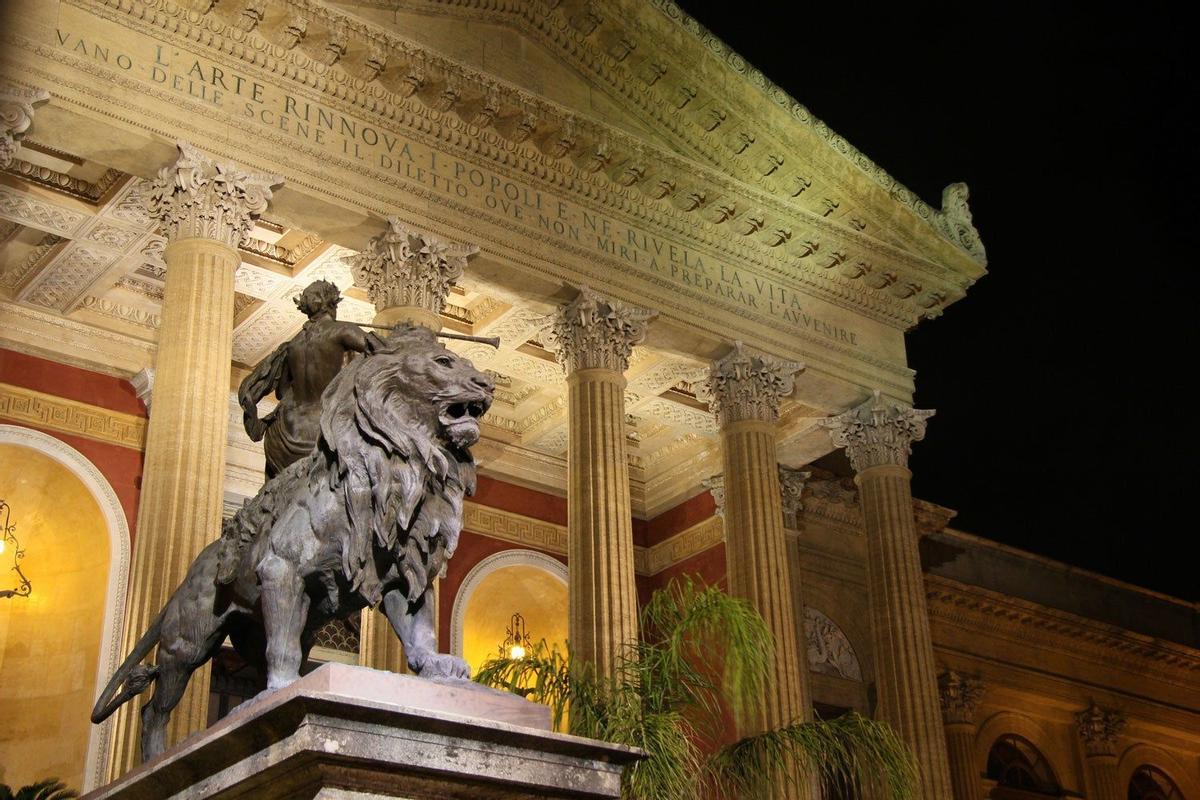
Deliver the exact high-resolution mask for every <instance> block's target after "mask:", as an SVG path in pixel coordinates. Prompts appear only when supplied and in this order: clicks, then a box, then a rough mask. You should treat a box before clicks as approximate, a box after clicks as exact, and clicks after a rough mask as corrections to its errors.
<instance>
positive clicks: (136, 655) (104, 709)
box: [92, 609, 165, 724]
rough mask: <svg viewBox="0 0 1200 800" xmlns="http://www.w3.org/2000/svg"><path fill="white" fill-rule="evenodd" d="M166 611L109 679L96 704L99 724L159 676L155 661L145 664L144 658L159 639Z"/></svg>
mask: <svg viewBox="0 0 1200 800" xmlns="http://www.w3.org/2000/svg"><path fill="white" fill-rule="evenodd" d="M164 612H165V609H164V611H162V612H159V614H158V616H157V617H155V619H154V622H152V623H151V624H150V628H149V629H148V630H147V631H146V632H145V633H143V634H142V638H140V639H138V642H137V644H136V645H134V648H133V652H132V653H130V654H129V655H128V656H127V657H126V658H125V660H124V661H122V662H121V666H119V667H117V671H116V672H114V673H113V676H112V678H110V679H109V681H108V685H107V686H105V687H104V691H103V692H101V693H100V697H98V698H97V699H96V705H95V707H94V708H93V709H92V722H93V723H97V724H98V723H101V722H103V721H104V720H106V719H108V718H109V716H110V715H112V713H113V712H114V711H116V710H117V709H118V708H120V707H121V705H122V704H124V703H125V702H126V701H128V700H129V699H130V698H133V697H137V696H138V695H139V694H141V693H142V692H143V691H145V689H146V687H147V686H149V685H150V684H151V683H153V682H154V679H155V678H157V677H158V667H157V666H155V665H153V664H142V663H141V660H142V659H143V658H145V657H146V655H147V654H148V653H149V652H150V650H151V649H152V648H153V647H154V645H155V644H156V643H157V642H158V635H159V632H160V629H161V628H162V620H163V613H164ZM118 688H119V689H120V690H121V691H120V693H117V689H118ZM114 694H115V695H116V696H115V697H114V696H113V695H114Z"/></svg>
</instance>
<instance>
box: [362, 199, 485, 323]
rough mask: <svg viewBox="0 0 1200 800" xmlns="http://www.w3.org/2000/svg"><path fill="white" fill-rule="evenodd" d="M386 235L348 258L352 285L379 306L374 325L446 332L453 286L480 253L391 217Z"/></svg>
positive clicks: (476, 249) (471, 247)
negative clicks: (412, 326)
mask: <svg viewBox="0 0 1200 800" xmlns="http://www.w3.org/2000/svg"><path fill="white" fill-rule="evenodd" d="M387 226H388V227H387V230H386V231H384V232H383V233H381V234H379V235H378V236H376V237H374V238H373V239H371V241H370V242H369V243H368V245H367V249H366V250H364V251H363V252H361V253H359V254H358V255H356V256H353V257H351V258H350V259H348V263H349V264H350V269H351V271H352V272H353V273H354V283H355V284H356V285H357V286H359V287H361V288H363V289H365V290H366V292H367V295H368V296H369V297H370V298H371V302H372V303H374V304H375V311H376V314H375V320H374V323H375V324H376V325H389V326H390V325H398V324H400V323H405V322H408V323H413V324H415V325H423V326H425V327H426V328H429V329H430V330H434V331H439V330H441V329H442V322H441V316H440V315H441V313H442V309H443V308H445V306H446V297H447V296H448V295H449V294H450V287H451V286H452V285H453V284H454V282H455V281H456V280H458V279H459V278H460V277H462V274H463V270H464V269H465V268H466V265H467V261H468V259H470V258H471V257H472V256H474V255H475V254H476V253H478V252H479V248H478V247H475V246H473V245H470V246H468V245H459V244H452V243H450V242H446V241H443V240H442V239H439V238H438V237H436V236H434V235H433V234H430V233H424V232H421V231H418V230H415V229H413V228H409V227H408V226H407V225H405V224H404V223H402V222H400V220H399V219H397V218H396V217H388V221H387Z"/></svg>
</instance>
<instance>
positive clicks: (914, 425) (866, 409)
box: [821, 389, 936, 472]
mask: <svg viewBox="0 0 1200 800" xmlns="http://www.w3.org/2000/svg"><path fill="white" fill-rule="evenodd" d="M935 413H936V412H934V411H933V410H922V409H916V408H912V407H911V406H905V405H901V404H899V403H889V402H888V401H886V400H884V399H883V397H882V396H881V395H880V393H879V390H878V389H876V390H875V394H874V395H873V396H872V397H871V399H870V400H868V401H867V402H865V403H863V404H862V405H861V406H858V407H857V408H852V409H850V410H849V411H847V412H846V413H844V414H839V415H838V416H836V417H829V418H828V419H823V420H821V425H823V426H824V427H825V428H828V429H829V435H830V437H831V438H832V439H833V443H834V445H835V446H837V447H844V448H846V455H847V456H849V457H850V463H851V464H852V465H853V466H854V469H855V471H856V472H862V471H863V470H864V469H868V468H870V467H878V466H882V465H884V464H895V465H898V466H901V467H906V466H908V456H909V454H910V453H911V452H912V443H913V442H919V441H921V440H922V439H924V438H925V421H926V420H927V419H929V418H930V417H932V416H933V415H934V414H935Z"/></svg>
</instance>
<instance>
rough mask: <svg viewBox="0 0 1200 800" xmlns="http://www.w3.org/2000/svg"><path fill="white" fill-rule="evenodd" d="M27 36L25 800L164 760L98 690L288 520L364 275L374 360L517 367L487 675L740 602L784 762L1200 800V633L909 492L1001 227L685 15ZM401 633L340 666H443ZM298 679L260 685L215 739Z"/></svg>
mask: <svg viewBox="0 0 1200 800" xmlns="http://www.w3.org/2000/svg"><path fill="white" fill-rule="evenodd" d="M3 14H4V18H3V24H2V25H0V27H2V29H3V40H4V48H3V50H2V51H0V76H2V80H3V83H2V84H0V125H2V126H3V127H0V133H2V134H3V136H4V138H3V140H2V141H0V242H2V243H3V253H2V255H0V348H2V349H0V423H2V424H0V498H2V499H3V500H5V502H6V503H7V504H8V506H9V507H10V513H11V522H12V523H14V524H16V525H17V528H16V530H15V534H16V536H17V537H18V539H19V541H20V543H21V546H22V547H23V548H24V553H25V555H24V558H23V560H22V561H21V562H20V565H21V568H22V571H23V573H24V574H25V575H27V576H28V578H29V580H30V582H31V584H32V594H31V595H30V596H28V597H21V596H13V597H3V598H0V708H3V710H4V714H5V722H4V725H3V726H0V782H7V783H12V784H20V783H23V782H26V781H29V780H32V779H35V778H40V777H46V776H50V775H54V776H57V777H60V778H63V779H65V780H67V781H68V782H69V783H71V784H72V785H77V786H84V787H91V786H95V785H97V784H98V783H100V782H103V781H104V779H105V777H106V776H111V775H114V774H118V773H120V772H122V771H123V770H125V769H127V768H128V766H129V764H131V763H132V760H133V758H134V749H135V748H134V746H133V742H134V741H135V739H134V737H133V733H134V732H135V730H136V726H135V723H134V715H133V714H132V713H122V714H120V715H118V716H117V717H115V718H114V719H113V720H111V721H110V722H109V723H106V724H105V725H103V726H97V727H95V728H93V727H92V726H91V725H90V724H89V722H88V719H87V716H88V712H89V710H90V708H91V705H92V702H93V700H94V698H95V696H96V693H97V685H98V681H103V680H105V679H106V678H107V676H108V675H109V674H111V672H112V670H113V668H114V667H115V665H116V664H117V663H118V662H119V661H120V660H121V658H123V656H124V654H125V653H126V652H127V651H128V649H129V647H130V644H131V642H132V641H133V640H135V639H136V638H137V636H138V635H139V634H140V632H141V630H142V629H144V627H145V626H146V625H147V624H148V621H149V620H150V619H151V618H152V617H153V615H154V614H155V613H156V612H157V610H158V609H159V607H160V606H161V604H162V602H163V601H164V600H165V598H166V597H167V596H168V595H169V593H170V592H171V591H172V590H173V588H174V587H175V585H176V584H177V583H178V581H179V579H180V577H181V575H182V573H183V570H184V569H185V568H186V566H187V564H188V563H189V562H190V560H191V558H192V557H193V555H194V554H195V553H196V552H197V551H198V550H199V548H200V547H201V546H202V545H203V544H204V543H205V542H207V541H210V540H211V539H212V538H213V537H215V536H216V535H217V532H218V530H219V526H220V519H221V516H222V514H223V513H224V514H230V513H232V512H233V511H234V510H236V508H237V507H238V506H239V505H240V504H241V502H242V500H243V499H244V498H246V497H249V496H252V495H253V494H254V493H255V492H256V491H257V489H258V487H259V486H260V485H261V482H262V478H261V475H262V467H263V456H262V450H261V447H260V446H259V445H256V444H253V443H252V442H251V441H250V440H249V439H248V438H247V436H246V435H245V433H244V432H243V429H242V421H241V409H240V408H238V406H237V403H236V401H235V400H234V398H233V397H232V396H231V394H230V391H231V389H232V388H235V387H236V385H237V383H238V382H239V381H240V379H241V378H242V377H243V376H244V375H245V374H247V371H248V370H249V369H250V368H252V367H253V366H254V365H255V364H256V363H258V362H259V361H260V360H261V359H263V358H264V357H266V356H267V355H269V354H270V353H271V352H272V351H273V350H274V349H275V348H276V347H277V346H278V345H279V344H280V343H281V342H283V341H285V340H286V339H288V338H290V337H291V336H292V335H294V334H295V333H296V331H297V330H298V329H299V328H300V325H301V323H302V322H303V315H301V314H300V313H299V312H298V311H296V309H295V307H294V305H293V303H292V299H293V298H294V297H295V296H296V295H297V294H298V293H299V291H300V290H301V289H303V287H304V286H306V285H307V284H308V283H310V282H311V281H313V280H316V279H318V278H324V279H328V280H331V281H333V282H335V283H337V284H338V285H339V287H341V288H342V289H343V293H344V295H345V300H344V301H343V303H342V306H341V309H340V316H341V318H343V319H349V320H354V321H358V322H363V323H369V322H371V321H372V320H374V321H375V322H383V323H391V322H395V321H398V320H408V321H414V322H417V323H419V324H425V325H427V326H430V327H438V326H441V327H443V328H444V329H446V330H449V331H455V332H459V333H469V334H475V335H483V336H498V337H500V340H501V344H500V347H499V349H498V350H493V349H491V348H489V347H488V346H486V345H482V344H478V343H469V342H449V343H448V346H449V347H450V348H451V349H453V350H455V351H456V352H458V353H460V354H462V355H464V356H466V357H468V358H470V359H472V360H473V361H474V362H475V363H476V364H477V365H478V366H479V367H480V368H483V369H486V370H488V371H489V372H490V373H492V375H493V377H494V378H495V381H496V386H497V388H496V402H495V404H494V406H493V407H492V410H491V412H490V413H489V414H488V416H487V417H486V418H485V424H484V426H483V427H484V439H483V440H482V441H481V442H480V443H479V444H478V445H477V446H476V448H475V452H476V456H477V458H478V459H479V461H480V462H481V464H482V474H483V477H482V478H481V480H480V485H479V491H478V492H477V493H476V496H475V497H474V498H473V499H472V500H471V501H470V502H469V503H468V504H467V507H466V512H465V531H464V533H463V537H462V541H461V544H460V546H459V548H458V551H457V552H456V554H455V556H454V559H453V560H452V561H451V563H450V565H449V569H448V571H447V573H446V575H445V577H444V578H443V579H442V580H441V583H440V587H439V593H440V594H439V602H440V608H439V632H440V638H441V643H442V646H443V647H444V648H446V649H448V650H452V651H453V652H456V653H460V654H462V655H463V656H464V657H466V658H467V659H468V661H471V662H472V663H474V664H476V665H477V664H478V663H479V661H480V660H482V659H483V658H485V657H486V656H487V655H488V654H490V653H491V652H494V651H495V649H496V648H497V647H499V646H500V644H501V642H502V641H503V640H504V638H505V634H506V628H508V627H510V626H511V624H512V621H513V620H512V615H513V614H516V613H519V614H521V615H522V618H523V621H524V624H525V625H526V627H527V629H528V632H529V634H530V635H531V636H532V637H533V638H534V639H539V638H542V637H545V638H547V639H548V640H550V641H555V642H561V641H563V640H565V639H566V638H567V636H568V635H569V636H570V638H571V640H572V644H573V647H574V648H575V650H576V652H578V653H580V654H582V656H583V657H586V658H588V659H589V660H591V661H593V662H594V663H596V664H597V666H598V667H599V668H600V669H601V670H605V669H609V668H611V663H612V656H613V653H614V650H615V648H616V647H617V645H618V644H619V643H620V642H621V641H623V640H624V639H626V638H627V637H628V636H630V635H633V634H634V633H635V632H636V622H635V615H636V606H637V601H638V600H639V599H640V600H643V601H644V599H645V597H646V596H648V594H649V593H650V592H651V591H653V590H654V589H655V588H658V587H661V586H663V585H665V584H666V583H667V582H668V581H669V580H670V579H671V578H672V577H675V576H679V575H684V574H695V575H699V576H701V578H703V579H704V580H706V581H709V582H715V583H720V584H721V585H723V586H726V587H727V588H728V589H729V590H730V591H731V592H733V593H735V594H738V595H739V596H744V597H747V598H748V599H750V600H751V601H752V602H753V603H755V605H756V606H757V607H758V608H759V609H760V610H762V612H763V615H764V617H765V618H766V619H767V620H768V622H769V625H770V626H771V628H772V632H773V634H774V635H775V637H776V640H777V641H778V642H779V644H780V646H779V648H778V650H779V653H778V656H777V659H776V666H775V672H776V679H777V680H776V681H775V686H774V688H773V690H772V695H771V696H770V697H768V698H766V700H765V702H764V706H765V707H766V709H767V712H766V717H767V718H766V719H765V720H764V722H765V723H771V722H778V721H783V720H786V719H791V718H794V717H796V716H801V715H804V714H807V713H809V709H811V708H816V709H817V711H819V712H820V713H822V714H823V715H829V714H836V713H841V712H843V711H845V710H849V709H853V710H857V711H860V712H863V713H867V714H875V715H877V716H879V717H880V718H883V719H886V720H888V721H890V722H892V723H893V724H895V725H896V726H897V728H898V730H899V731H900V732H901V734H902V735H903V736H904V737H905V739H906V740H907V741H909V742H910V743H911V744H912V745H913V747H914V749H915V750H916V752H917V755H918V759H919V762H920V766H921V779H922V791H921V796H922V797H925V798H937V800H948V798H950V797H955V798H956V800H976V799H977V798H983V797H985V796H991V797H996V798H1017V797H1021V798H1029V797H1034V796H1053V797H1060V796H1074V797H1087V798H1095V799H1096V800H1119V799H1120V798H1124V797H1126V796H1127V797H1128V798H1130V800H1135V799H1136V800H1149V798H1180V797H1184V798H1194V799H1195V800H1200V681H1198V677H1200V620H1198V616H1197V608H1196V606H1195V605H1191V604H1187V603H1183V602H1181V601H1178V600H1175V599H1172V598H1169V597H1163V596H1160V595H1156V594H1154V593H1151V592H1147V591H1144V590H1141V589H1137V588H1135V587H1131V586H1127V585H1124V584H1121V583H1119V582H1116V581H1112V580H1109V579H1106V578H1102V577H1100V576H1096V575H1092V574H1090V573H1086V572H1083V571H1081V570H1078V569H1074V568H1071V567H1068V566H1065V565H1062V564H1057V563H1054V562H1050V561H1048V560H1046V559H1042V558H1039V557H1037V556H1033V555H1030V554H1028V553H1023V552H1020V551H1016V550H1013V549H1011V548H1008V547H1004V546H1002V545H998V544H995V543H992V542H989V541H987V540H986V539H981V538H978V537H975V536H972V535H969V534H966V533H962V532H958V531H955V530H953V529H951V528H948V527H947V524H948V523H949V521H950V519H951V518H952V517H953V512H951V511H950V510H948V509H944V508H941V507H938V506H935V505H932V504H929V503H925V502H922V501H919V500H917V501H913V500H912V499H911V496H910V494H909V482H908V477H909V473H908V471H907V468H906V464H907V456H908V450H909V447H910V445H911V444H912V443H913V442H915V441H918V440H919V439H920V438H922V436H923V433H924V428H925V424H926V417H927V416H928V414H926V413H922V412H920V411H914V410H913V409H911V408H910V407H909V406H908V403H910V402H911V400H912V396H913V392H914V382H913V372H912V370H910V369H909V368H908V366H907V364H906V360H905V350H904V333H905V331H907V330H909V329H911V328H912V327H913V326H915V325H917V324H924V323H923V320H926V319H929V318H932V317H936V316H938V314H940V313H941V310H942V309H943V308H944V307H945V306H946V305H948V304H950V303H952V302H956V301H958V300H960V299H962V298H963V297H964V296H965V293H966V291H967V289H968V288H969V287H970V286H971V285H972V284H973V283H974V282H975V281H976V280H978V279H979V278H980V277H982V276H983V275H984V274H985V269H984V267H985V263H986V259H985V256H984V250H983V246H982V244H981V242H980V239H979V236H978V234H977V233H976V231H975V229H974V227H973V226H972V224H971V215H970V211H969V209H968V207H967V193H966V188H965V187H963V186H961V185H955V186H951V187H948V188H947V190H946V193H945V195H944V197H943V203H942V208H941V209H935V208H931V207H929V206H928V205H926V204H924V203H923V202H921V201H920V200H919V199H918V198H916V197H915V196H914V195H913V194H912V193H911V192H909V191H908V190H906V189H905V188H904V187H902V186H900V185H899V184H897V183H896V182H895V180H893V179H892V178H891V177H889V176H888V175H887V173H886V172H884V171H883V169H881V168H880V167H878V166H876V165H874V164H873V163H872V162H871V161H870V160H869V159H868V158H867V157H866V156H865V155H863V154H861V153H859V152H858V151H856V150H855V149H854V148H853V147H852V146H851V145H850V144H849V143H847V142H846V141H845V140H844V139H842V138H841V137H839V136H838V135H837V134H835V133H834V132H832V131H830V130H829V129H828V128H827V127H826V126H825V125H824V124H823V123H821V122H820V121H819V120H817V119H815V118H813V117H812V116H811V115H810V114H809V113H808V111H807V110H806V109H804V108H803V107H802V106H800V105H798V104H797V103H796V102H795V101H794V100H792V99H791V98H789V97H788V96H787V95H786V94H785V93H783V92H782V91H781V90H780V89H779V88H778V87H776V86H774V85H773V84H771V83H770V81H769V80H768V79H767V78H766V77H765V76H763V75H761V74H760V73H758V72H756V71H755V70H753V69H752V68H750V67H748V66H747V65H746V64H745V63H744V62H743V61H742V60H741V59H740V58H739V57H738V56H737V55H736V54H735V53H732V52H730V51H729V50H728V49H727V48H726V47H725V46H724V45H722V44H721V43H720V42H719V41H718V40H717V39H715V38H714V37H713V36H712V35H711V34H709V33H708V32H707V31H705V30H704V29H702V28H700V27H699V26H698V25H697V24H696V23H695V22H694V21H693V20H691V19H690V18H688V17H687V16H686V14H684V13H683V12H682V11H681V10H680V9H679V8H678V7H676V6H675V5H673V3H671V2H670V0H652V1H651V2H636V1H635V0H588V2H583V1H582V0H561V2H559V1H558V0H511V2H502V3H501V2H485V1H483V0H481V1H480V2H454V3H452V2H436V1H435V0H401V1H400V2H387V3H385V2H374V1H373V0H361V1H360V2H319V0H220V2H215V3H214V2H211V0H190V2H184V1H182V0H180V1H179V2H169V1H168V0H121V1H120V2H117V0H107V1H106V2H102V1H99V0H97V1H96V2H88V1H86V0H17V2H10V3H8V4H6V6H5V8H4V11H3ZM177 140H184V141H186V142H187V144H184V145H179V146H178V147H177V145H176V141H177ZM214 162H216V163H214ZM217 163H219V164H220V168H219V169H218V166H217ZM228 165H234V166H233V168H231V167H230V166H228ZM151 188H153V190H154V191H153V192H150V191H148V190H150V189H151ZM151 194H152V195H153V199H152V200H151V201H150V207H152V209H153V215H151V214H150V213H148V211H147V208H148V206H147V202H148V201H147V198H148V197H150V196H151ZM438 241H441V242H446V243H449V248H448V249H447V250H445V251H442V250H440V249H438V248H437V247H436V246H435V247H432V248H430V249H426V250H424V251H422V248H423V247H425V246H427V245H431V244H436V242H438ZM472 247H478V248H480V252H479V253H478V255H474V254H473V252H472ZM357 254H365V255H363V256H362V257H356V256H357ZM151 408H152V409H153V412H154V416H153V418H152V420H151V418H150V417H149V415H148V413H147V409H151ZM932 424H934V425H936V424H937V422H936V419H935V420H934V421H933V423H932ZM222 443H223V444H224V447H223V448H222V447H221V446H219V445H220V444H222ZM917 446H919V445H917ZM980 469H986V464H981V465H980ZM988 533H1000V532H988ZM13 552H14V549H13V548H12V547H10V549H8V550H6V552H5V553H3V554H0V559H5V561H4V565H3V566H4V569H2V570H0V576H7V575H9V574H10V572H11V570H9V569H8V566H9V564H8V563H7V559H9V558H12V557H13ZM782 565H786V568H784V567H783V566H782ZM584 577H586V578H588V579H587V580H584V579H583V578H584ZM595 578H601V579H599V580H596V579H595ZM14 585H16V584H14ZM11 588H13V587H11V586H9V585H8V584H0V590H6V589H11ZM101 598H103V602H101ZM873 620H874V622H873ZM380 621H381V617H379V615H377V614H369V615H365V616H364V620H363V625H362V626H361V629H360V630H358V631H354V630H350V629H348V628H346V627H344V626H337V625H333V626H329V627H327V628H326V629H325V630H323V631H322V634H321V638H320V641H319V646H318V648H317V649H316V650H315V651H314V658H316V659H317V660H342V661H349V662H355V663H363V664H369V665H371V666H375V667H378V668H387V669H402V668H403V659H402V654H401V653H400V651H399V648H398V646H397V645H396V643H395V642H394V641H393V637H392V636H391V634H390V632H388V631H387V630H385V629H384V626H382V625H381V624H380ZM256 680H257V677H256V676H255V675H254V674H253V672H252V671H251V670H247V669H246V668H245V666H244V665H242V664H240V662H238V661H237V659H236V658H234V657H233V656H232V655H231V654H223V655H222V656H220V657H219V658H218V659H217V661H216V662H215V665H214V667H213V669H212V674H211V675H209V674H208V673H207V672H205V673H204V674H200V675H198V676H197V678H196V679H195V680H194V681H193V683H194V684H195V685H194V686H193V688H192V689H191V690H190V691H189V694H188V695H187V696H186V697H185V700H184V703H183V704H182V705H181V706H180V707H179V708H178V709H177V711H176V730H175V735H176V736H177V737H178V736H181V735H183V734H186V733H187V732H190V731H195V730H198V729H199V728H201V727H203V726H204V725H205V724H206V723H207V722H208V721H210V720H211V719H215V718H216V717H218V716H220V715H222V714H223V713H224V712H226V711H228V709H229V707H231V705H232V704H233V703H235V702H237V700H238V699H239V698H241V697H244V696H246V695H247V694H249V693H252V692H253V691H254V690H255V687H256V686H257V684H256Z"/></svg>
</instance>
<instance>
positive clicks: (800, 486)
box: [779, 464, 812, 526]
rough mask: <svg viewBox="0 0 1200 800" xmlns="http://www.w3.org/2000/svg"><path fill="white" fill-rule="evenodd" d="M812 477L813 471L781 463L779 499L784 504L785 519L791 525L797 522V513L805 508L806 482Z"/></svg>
mask: <svg viewBox="0 0 1200 800" xmlns="http://www.w3.org/2000/svg"><path fill="white" fill-rule="evenodd" d="M811 477H812V473H811V472H806V471H804V470H802V469H791V468H789V467H785V466H783V465H782V464H780V465H779V499H780V502H781V503H782V504H783V519H784V521H785V522H787V523H788V524H790V525H793V526H794V525H795V524H796V515H797V514H799V513H800V512H801V511H803V510H804V501H803V500H802V496H803V494H804V482H805V481H807V480H808V479H809V478H811Z"/></svg>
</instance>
